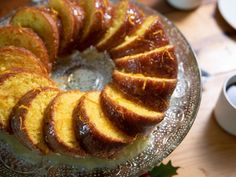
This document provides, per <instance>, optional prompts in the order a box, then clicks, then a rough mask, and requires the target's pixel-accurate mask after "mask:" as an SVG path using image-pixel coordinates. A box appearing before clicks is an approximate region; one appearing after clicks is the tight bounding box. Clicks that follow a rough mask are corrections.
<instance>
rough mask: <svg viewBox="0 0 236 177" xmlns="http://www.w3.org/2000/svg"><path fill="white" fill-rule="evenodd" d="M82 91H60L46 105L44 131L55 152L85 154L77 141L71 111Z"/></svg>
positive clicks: (73, 154)
mask: <svg viewBox="0 0 236 177" xmlns="http://www.w3.org/2000/svg"><path fill="white" fill-rule="evenodd" d="M83 94H84V93H82V92H80V91H69V92H62V93H60V94H59V95H57V96H56V98H55V99H54V100H53V101H52V102H51V103H50V105H48V108H47V111H46V117H45V125H44V132H45V136H46V137H45V138H46V141H47V144H48V145H49V147H50V148H51V149H52V150H53V151H54V152H57V153H62V154H67V155H71V156H85V155H86V154H85V152H84V150H83V149H82V148H81V147H80V144H79V143H78V142H77V139H76V134H75V125H74V120H73V111H74V109H75V108H76V106H77V104H78V103H79V100H80V98H81V97H82V96H83Z"/></svg>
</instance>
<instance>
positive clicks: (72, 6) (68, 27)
mask: <svg viewBox="0 0 236 177" xmlns="http://www.w3.org/2000/svg"><path fill="white" fill-rule="evenodd" d="M48 6H49V8H51V9H52V10H53V11H56V12H57V13H58V17H59V18H60V20H61V25H62V33H61V42H60V43H61V44H60V53H65V52H68V51H67V50H68V49H70V48H73V45H74V41H75V40H77V38H78V37H79V34H80V32H81V28H82V25H83V23H84V11H83V10H82V8H81V7H80V6H79V5H78V3H77V1H70V0H49V1H48Z"/></svg>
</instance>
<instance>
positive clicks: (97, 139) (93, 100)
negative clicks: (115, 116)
mask: <svg viewBox="0 0 236 177" xmlns="http://www.w3.org/2000/svg"><path fill="white" fill-rule="evenodd" d="M74 118H75V124H76V127H77V128H76V129H75V130H76V132H77V133H76V134H77V138H78V140H79V141H80V144H81V146H82V147H83V149H85V150H86V152H87V153H88V154H90V155H92V156H96V157H100V158H112V156H114V155H115V154H117V153H118V152H119V151H120V150H121V149H122V148H123V147H124V146H126V145H127V144H128V143H130V142H132V141H133V139H134V138H132V137H130V136H128V135H126V134H125V133H123V132H122V131H121V130H120V129H118V127H116V126H115V125H114V124H113V122H111V121H110V120H109V118H108V117H106V116H105V114H104V112H103V110H102V108H101V104H100V92H96V91H94V92H88V93H87V94H85V95H84V96H83V97H82V98H81V100H80V102H79V105H78V107H77V108H76V109H75V111H74Z"/></svg>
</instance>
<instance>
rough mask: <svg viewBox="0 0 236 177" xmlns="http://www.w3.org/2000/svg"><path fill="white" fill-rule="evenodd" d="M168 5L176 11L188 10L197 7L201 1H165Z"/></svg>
mask: <svg viewBox="0 0 236 177" xmlns="http://www.w3.org/2000/svg"><path fill="white" fill-rule="evenodd" d="M167 1H168V3H169V4H170V5H172V6H174V7H175V8H177V9H181V10H190V9H194V8H196V7H198V6H199V5H200V4H201V2H202V0H167Z"/></svg>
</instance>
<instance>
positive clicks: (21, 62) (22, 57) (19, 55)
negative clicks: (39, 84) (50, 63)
mask: <svg viewBox="0 0 236 177" xmlns="http://www.w3.org/2000/svg"><path fill="white" fill-rule="evenodd" d="M12 68H24V69H26V70H27V71H30V72H35V73H39V74H43V75H48V72H47V70H46V69H45V67H44V65H43V64H42V62H41V61H40V59H39V58H37V57H36V56H35V55H34V54H33V53H31V52H30V51H29V50H27V49H24V48H20V47H14V46H7V47H2V48H0V73H3V72H5V71H8V70H11V69H12Z"/></svg>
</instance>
